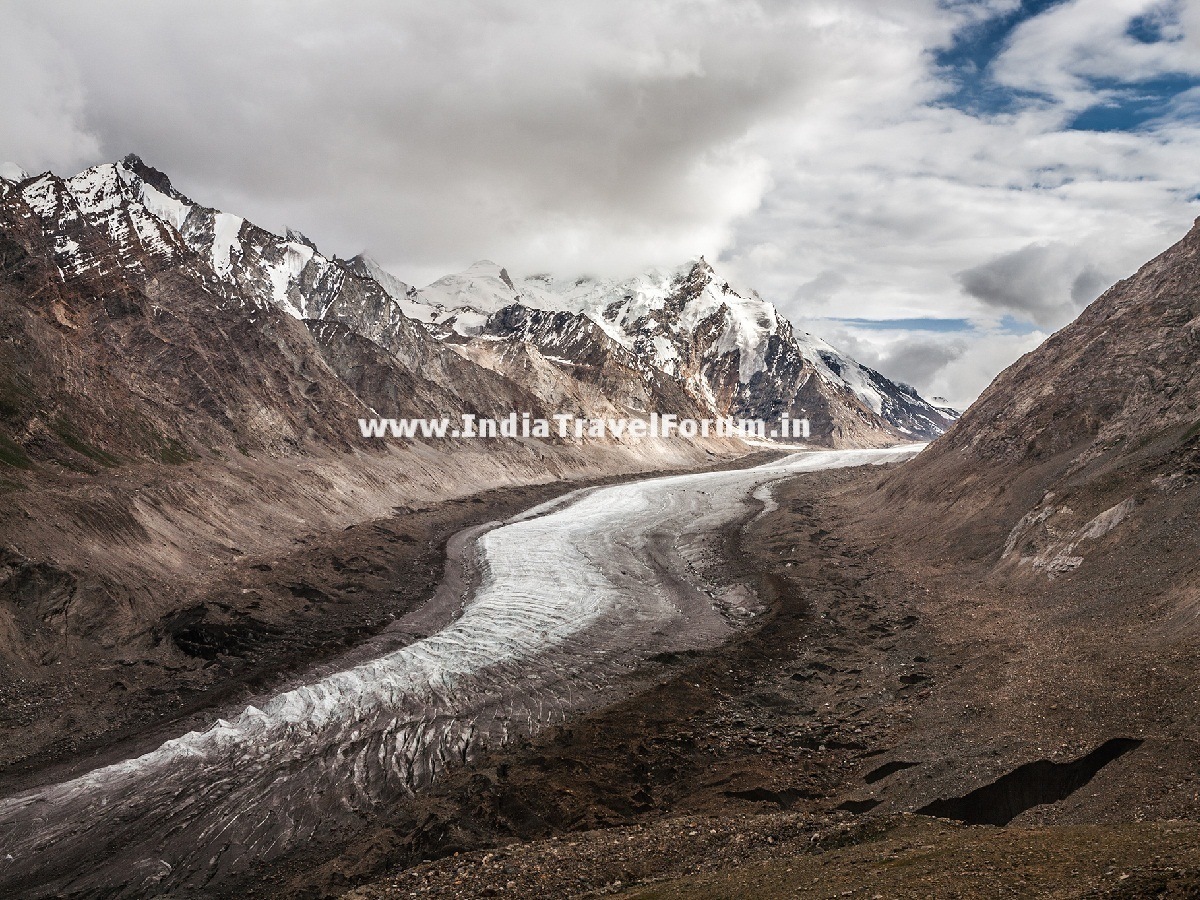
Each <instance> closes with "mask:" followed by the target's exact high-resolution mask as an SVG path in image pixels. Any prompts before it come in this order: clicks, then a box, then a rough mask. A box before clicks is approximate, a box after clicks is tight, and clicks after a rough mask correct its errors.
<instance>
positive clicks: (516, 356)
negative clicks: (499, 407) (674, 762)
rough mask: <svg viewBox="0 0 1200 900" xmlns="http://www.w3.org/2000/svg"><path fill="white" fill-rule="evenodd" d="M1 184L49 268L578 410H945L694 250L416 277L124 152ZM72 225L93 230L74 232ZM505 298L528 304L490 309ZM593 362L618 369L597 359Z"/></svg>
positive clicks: (909, 432) (905, 430)
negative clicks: (656, 264) (199, 193)
mask: <svg viewBox="0 0 1200 900" xmlns="http://www.w3.org/2000/svg"><path fill="white" fill-rule="evenodd" d="M4 185H5V186H4V191H5V193H6V194H12V195H14V196H15V197H19V200H20V201H22V202H23V203H24V204H25V205H26V206H27V207H28V209H29V210H30V211H31V212H32V213H33V214H34V215H36V217H37V218H38V219H39V220H40V221H41V223H42V227H43V231H44V233H45V234H46V235H48V236H52V237H53V240H54V245H53V255H54V258H55V262H56V265H57V266H58V267H59V270H60V272H61V273H62V274H63V277H64V278H75V277H79V276H81V275H83V274H85V273H91V274H94V275H97V276H104V275H106V274H109V275H111V274H113V273H114V272H116V271H117V270H118V269H122V268H124V269H128V271H129V273H131V274H135V275H137V276H138V277H150V276H152V275H154V274H155V273H156V272H159V271H163V270H165V269H168V268H171V269H174V270H176V271H179V272H181V273H186V275H187V277H188V278H190V279H192V280H194V281H195V282H196V283H197V284H198V285H202V286H203V287H204V289H206V290H208V291H211V292H212V293H214V294H218V295H220V296H222V297H224V298H226V299H227V300H230V301H231V302H235V303H241V304H242V305H243V306H245V307H247V308H248V309H250V310H252V311H261V310H263V309H267V308H270V307H273V308H275V309H279V310H282V311H283V312H285V313H287V314H288V315H289V316H291V317H293V318H297V319H301V320H314V321H331V320H333V321H339V322H342V323H344V324H345V325H347V326H348V327H349V328H350V329H351V330H352V331H354V332H355V333H357V334H359V335H362V336H364V337H366V338H368V339H370V340H372V341H375V342H376V343H379V344H381V345H382V346H384V347H385V349H387V350H388V351H389V352H391V353H393V354H399V355H400V356H401V357H402V358H404V357H405V355H406V353H407V355H408V356H410V357H411V356H413V355H414V354H413V353H412V348H414V347H419V346H424V345H425V344H427V343H428V340H427V338H428V336H429V335H433V336H434V337H437V338H439V339H441V340H443V341H444V342H446V343H447V345H448V346H450V347H452V348H453V349H455V350H456V351H457V352H458V353H459V354H460V355H462V356H464V357H466V358H468V359H470V360H472V361H474V362H475V363H477V364H479V365H481V366H483V367H484V368H489V369H492V370H493V371H495V372H497V373H498V374H500V375H502V376H503V377H505V378H507V379H509V380H513V381H516V382H517V383H520V382H521V379H528V380H529V383H527V384H523V385H522V387H524V388H526V389H531V390H532V391H533V393H534V394H536V395H537V396H539V397H541V398H542V400H543V401H544V402H545V403H548V404H551V405H553V404H556V403H562V402H563V401H564V400H568V401H571V402H570V403H569V404H568V406H567V407H566V408H568V409H576V410H577V411H580V412H583V413H585V414H586V413H587V412H588V404H589V403H590V404H592V405H593V406H594V407H595V412H596V414H608V413H613V412H617V413H624V414H637V413H640V412H645V411H646V410H650V409H655V410H657V411H660V412H672V413H675V414H677V415H680V416H688V417H695V416H704V417H724V416H734V417H737V418H761V419H765V420H777V419H778V418H779V417H780V416H781V415H788V416H790V417H792V418H808V419H809V420H810V421H811V422H812V425H813V442H814V443H817V444H822V445H829V446H858V445H862V446H872V445H880V444H887V443H893V442H895V441H896V440H921V439H930V438H933V437H936V436H937V435H939V434H940V433H942V431H944V429H945V428H946V427H947V426H948V425H949V423H950V422H951V421H953V419H954V417H955V416H956V413H955V412H954V411H953V410H950V409H947V408H944V407H938V406H936V405H935V404H931V403H928V402H926V401H925V400H924V399H922V398H921V397H920V396H919V395H918V394H917V392H916V391H915V390H914V389H912V388H910V387H908V386H906V385H902V384H897V383H895V382H892V381H890V380H889V379H887V378H885V377H884V376H882V375H880V374H879V373H877V372H874V371H872V370H870V369H867V368H865V367H863V366H860V365H859V364H858V363H856V362H855V361H854V360H851V359H849V358H848V357H846V356H845V355H844V354H841V353H839V352H838V351H837V350H835V349H834V348H833V347H831V346H829V345H828V344H826V343H824V342H823V341H820V340H819V339H817V338H813V337H811V336H810V335H807V334H797V333H795V332H794V330H793V329H792V327H791V325H790V323H788V322H787V320H786V319H784V318H782V317H781V316H780V315H779V314H778V312H777V311H776V310H775V308H774V307H773V306H772V305H771V304H769V303H767V302H765V301H763V300H762V299H761V298H759V297H758V295H757V294H755V293H753V292H749V291H742V292H738V291H736V290H734V289H733V288H731V287H730V285H729V284H728V282H727V281H725V280H723V279H722V278H721V277H720V276H718V275H717V273H716V272H715V270H714V269H713V268H712V267H711V266H710V265H709V264H708V263H706V262H705V261H704V260H703V259H700V260H696V261H693V262H692V263H689V264H688V265H686V266H683V267H681V268H679V269H676V270H672V271H655V272H651V273H647V274H646V275H643V276H639V277H638V278H635V279H629V280H626V281H599V280H593V279H578V280H575V281H573V282H566V283H558V282H555V281H554V279H553V278H551V277H549V276H544V275H543V276H533V277H530V278H525V279H522V280H521V281H520V282H519V283H518V282H514V281H513V280H512V279H511V278H510V277H509V275H508V273H507V272H506V271H505V270H504V269H502V268H501V267H499V266H496V265H495V264H493V263H488V262H486V261H485V262H481V263H477V264H476V265H474V266H472V267H471V268H469V269H468V270H467V271H465V272H463V273H461V274H459V275H453V276H446V277H444V278H442V279H439V280H438V281H436V282H434V283H433V284H432V285H429V286H428V287H426V288H422V289H415V288H412V287H410V286H409V285H407V284H405V283H404V282H402V281H400V280H399V279H397V278H395V277H394V276H392V275H391V274H390V273H388V272H386V271H384V270H383V269H382V268H381V267H379V266H378V265H377V264H375V263H374V262H372V261H371V260H369V259H367V258H365V257H362V256H359V257H355V258H353V259H350V260H340V259H337V258H336V257H332V258H331V257H327V256H325V255H323V254H321V253H320V252H318V251H317V249H316V248H315V246H314V245H313V243H312V242H311V241H309V240H308V239H307V238H305V237H304V236H303V235H302V234H300V233H298V232H295V231H290V230H289V231H288V232H287V234H286V235H285V236H283V237H280V236H278V235H275V234H272V233H270V232H268V231H266V230H264V229H262V228H259V227H258V226H256V225H254V224H253V223H252V222H249V221H247V220H245V219H243V218H242V217H240V216H237V215H233V214H230V213H224V212H220V211H217V210H214V209H211V208H208V207H204V206H202V205H200V204H197V203H195V202H193V201H192V200H190V199H189V198H187V197H186V196H184V195H183V194H181V193H179V192H178V191H176V190H175V189H174V187H173V186H172V185H171V183H170V180H169V179H168V178H167V176H166V175H164V174H163V173H161V172H159V171H157V170H155V169H153V168H151V167H149V166H147V165H146V164H145V163H143V162H142V161H141V160H140V159H139V158H137V157H136V156H129V157H126V158H125V159H124V160H122V161H121V162H118V163H112V164H105V165H100V166H96V167H93V168H92V169H88V170H86V171H85V172H83V173H80V174H79V175H77V176H74V177H73V178H69V179H60V178H58V177H57V176H54V175H52V174H49V173H47V174H44V175H40V176H36V177H33V178H29V177H26V178H24V179H23V180H21V181H19V182H14V181H5V182H4ZM85 226H87V227H89V228H90V229H92V230H93V235H92V236H91V237H90V238H88V239H86V240H83V241H82V242H81V237H82V235H81V233H80V230H81V229H84V228H85ZM94 232H99V233H100V234H101V235H103V238H101V239H99V240H97V239H96V237H95V234H94ZM511 306H518V307H521V308H522V309H523V310H525V312H521V313H519V314H516V315H514V314H513V313H509V312H505V310H506V309H507V308H508V307H511ZM544 313H556V314H565V315H552V316H546V315H543V314H544ZM518 319H520V321H521V325H520V327H515V328H513V329H508V330H506V327H505V323H509V324H512V323H514V322H516V321H517V320H518ZM534 320H536V322H537V324H536V327H534V325H533V322H534ZM498 343H502V344H503V345H504V346H496V345H497V344H498ZM568 347H569V348H570V349H569V351H568V350H567V349H564V348H568ZM415 355H416V356H420V355H422V354H421V353H416V354H415ZM597 360H603V361H605V363H606V364H610V365H612V366H615V368H614V369H612V370H611V371H605V372H603V373H602V374H599V373H598V370H597V369H596V362H597ZM447 387H450V389H451V390H452V391H453V387H452V386H447ZM585 401H586V402H585ZM614 401H617V402H614ZM626 401H628V402H626Z"/></svg>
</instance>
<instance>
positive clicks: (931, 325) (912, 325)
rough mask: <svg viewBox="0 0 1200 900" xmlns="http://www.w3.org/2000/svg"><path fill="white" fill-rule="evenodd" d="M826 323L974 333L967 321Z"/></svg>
mask: <svg viewBox="0 0 1200 900" xmlns="http://www.w3.org/2000/svg"><path fill="white" fill-rule="evenodd" d="M826 321H829V322H839V323H841V324H842V325H850V326H852V327H854V328H866V329H869V330H871V331H892V330H896V331H938V332H952V331H974V330H975V326H974V325H972V324H971V323H970V321H968V320H967V319H934V318H920V319H853V318H841V317H838V316H830V317H829V318H828V319H827V320H826Z"/></svg>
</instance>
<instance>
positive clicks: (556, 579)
mask: <svg viewBox="0 0 1200 900" xmlns="http://www.w3.org/2000/svg"><path fill="white" fill-rule="evenodd" d="M919 449H920V447H919V446H910V447H902V448H895V449H891V450H851V451H822V452H810V453H801V454H795V455H793V456H789V457H786V458H785V459H782V460H780V461H778V462H775V463H771V464H768V465H765V466H760V467H757V468H752V469H737V470H732V471H726V472H709V473H699V474H688V475H676V476H670V477H664V478H653V479H647V480H644V481H637V482H631V483H628V484H620V485H615V486H611V487H604V488H595V489H588V490H582V491H577V492H575V493H573V494H570V495H568V496H567V497H566V498H563V499H561V500H558V501H554V502H552V503H549V504H545V505H543V506H540V507H537V508H535V509H533V510H530V511H528V512H526V513H524V514H522V515H520V516H517V517H514V518H513V519H510V520H508V521H507V522H505V523H502V524H499V525H497V526H496V527H492V528H491V529H490V530H481V529H475V530H473V531H471V532H469V533H464V534H463V535H461V536H460V537H459V538H458V539H456V540H455V541H452V542H451V545H450V556H449V560H448V565H447V580H446V582H445V584H444V585H443V587H442V589H441V590H440V591H439V595H438V597H437V598H435V599H434V600H433V601H431V603H430V606H429V607H428V608H427V609H426V610H424V611H423V613H422V614H423V615H425V616H426V617H427V618H429V619H430V621H436V622H437V623H438V625H439V627H438V628H437V630H435V631H434V632H433V633H431V634H430V635H429V636H428V637H425V638H422V639H420V640H417V641H415V642H413V643H410V644H408V645H407V646H404V647H402V648H401V649H398V650H393V651H391V652H387V653H384V654H382V655H380V656H378V657H377V658H374V659H370V660H368V661H364V662H361V663H360V664H358V665H355V666H352V667H349V668H346V669H344V670H343V671H338V672H333V673H331V674H327V675H324V676H323V677H314V678H313V679H312V680H311V681H309V682H308V683H306V684H302V685H300V686H298V687H296V688H294V689H292V690H288V691H286V692H283V693H280V694H278V695H277V696H275V697H273V698H271V699H270V700H268V701H266V702H263V703H261V704H260V705H258V706H249V707H247V708H246V709H245V710H243V711H242V712H240V713H239V714H238V715H236V716H233V717H231V718H230V719H228V720H217V721H216V722H215V723H214V724H213V725H212V726H211V727H210V728H208V729H206V730H204V731H193V732H190V733H188V734H185V735H183V736H182V737H179V738H176V739H174V740H170V741H167V742H166V743H164V744H163V745H162V746H160V747H158V748H157V749H156V750H154V751H152V752H150V753H147V754H145V755H143V756H139V757H136V758H134V759H129V760H127V761H124V762H120V763H117V764H114V765H110V766H106V767H104V768H100V769H96V770H95V771H93V772H90V773H88V774H85V775H82V776H80V777H78V778H75V779H73V780H70V781H66V782H63V783H61V784H55V785H50V786H46V787H42V788H38V789H36V790H33V791H29V792H26V793H23V794H20V795H17V796H14V797H10V798H7V799H5V800H3V801H0V896H30V897H40V896H59V895H62V894H71V893H73V892H81V893H82V894H84V895H100V896H129V897H144V896H154V895H156V894H158V893H167V892H172V891H179V890H181V889H182V890H184V891H187V890H189V889H190V890H192V891H199V892H200V893H203V892H204V889H205V888H206V887H209V886H213V885H216V884H218V883H220V882H221V881H223V880H224V879H226V878H228V877H229V876H231V875H234V874H237V873H239V872H242V871H244V870H245V869H246V868H247V866H248V865H250V864H252V863H253V862H255V861H264V860H270V859H273V858H276V857H277V856H279V855H280V854H281V853H283V852H285V851H287V850H288V849H290V848H293V847H295V846H297V845H299V844H301V843H303V842H304V841H307V840H310V839H312V838H313V837H314V836H316V835H323V834H324V835H327V834H329V833H330V832H331V831H332V830H334V829H337V828H339V827H342V826H346V827H350V826H353V825H354V824H356V823H359V822H361V821H362V819H363V816H364V815H365V814H368V813H369V812H370V811H371V809H372V808H374V807H375V806H376V805H378V804H380V803H383V802H391V801H395V800H396V799H397V798H398V797H402V796H403V795H405V794H407V793H410V792H412V791H415V790H419V789H420V788H421V787H422V786H424V785H426V784H428V783H429V782H430V781H431V780H433V779H434V778H436V776H437V774H438V773H439V772H440V771H442V770H443V769H445V768H446V767H448V766H452V765H455V764H456V763H458V764H461V763H462V762H464V761H465V760H468V759H469V758H470V757H471V756H472V755H473V754H474V753H475V752H477V751H478V750H479V749H480V748H482V747H485V746H495V745H497V744H500V743H502V742H504V741H506V740H508V739H509V738H511V737H513V736H515V735H528V734H530V733H531V732H533V731H535V730H537V729H538V728H540V727H544V726H546V725H549V724H555V723H558V722H561V721H562V720H563V718H564V717H565V716H566V715H568V714H569V713H570V712H571V711H573V710H579V709H582V708H585V707H587V706H589V705H593V704H594V703H595V702H597V701H598V699H599V698H603V697H604V695H605V691H606V690H611V689H613V687H614V685H617V684H618V683H619V678H620V675H621V674H622V673H625V672H628V671H629V670H630V669H631V668H633V667H634V666H636V665H637V664H638V663H639V662H640V661H642V660H644V659H645V658H646V657H648V656H650V655H652V654H655V653H660V652H663V651H667V650H680V649H689V648H699V647H705V646H712V645H713V644H716V643H719V642H721V641H723V640H725V639H726V638H727V637H728V635H729V634H730V632H731V631H732V630H733V629H734V628H735V627H737V623H738V622H740V621H744V620H746V619H748V618H750V617H751V616H752V615H753V611H754V603H753V598H752V597H750V596H749V595H748V593H747V592H746V591H744V590H738V589H730V588H722V587H721V586H720V579H714V578H713V577H711V576H712V571H713V568H714V566H715V565H716V563H717V561H716V560H714V559H713V557H712V556H711V553H710V551H709V550H708V549H707V544H708V539H709V537H710V536H711V535H712V534H713V532H714V531H716V530H717V529H719V528H721V527H722V526H725V525H727V524H729V523H730V522H732V521H736V520H739V519H744V518H745V517H746V516H747V515H748V514H749V512H750V510H751V508H752V498H754V497H756V496H757V497H758V499H759V500H763V499H765V498H766V490H767V489H768V487H769V485H770V484H771V483H772V482H775V481H778V480H779V479H781V478H784V477H787V476H789V475H792V474H795V473H799V472H805V471H813V470H817V469H827V468H836V467H843V466H854V465H863V464H871V463H885V462H893V461H896V460H900V459H904V458H907V457H909V456H912V455H913V454H915V453H916V452H917V451H918V450H919Z"/></svg>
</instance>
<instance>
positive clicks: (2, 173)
mask: <svg viewBox="0 0 1200 900" xmlns="http://www.w3.org/2000/svg"><path fill="white" fill-rule="evenodd" d="M28 177H29V173H28V172H26V171H25V170H24V169H22V168H21V167H20V166H18V165H17V164H16V163H14V162H5V163H0V178H2V179H4V180H5V181H13V182H16V181H24V180H25V179H26V178H28Z"/></svg>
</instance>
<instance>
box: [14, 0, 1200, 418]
mask: <svg viewBox="0 0 1200 900" xmlns="http://www.w3.org/2000/svg"><path fill="white" fill-rule="evenodd" d="M0 21H2V22H3V28H2V29H0V85H2V87H3V90H0V160H5V159H7V160H11V161H13V162H15V163H17V164H19V165H20V166H22V167H23V168H25V169H26V170H28V171H30V172H36V171H43V170H46V169H51V170H53V171H56V172H58V173H60V174H71V173H74V172H75V171H78V170H80V169H82V168H84V167H86V166H89V165H92V164H95V163H97V162H100V161H105V160H112V159H115V158H118V157H121V156H123V155H125V154H126V153H128V152H136V153H138V154H139V155H141V156H142V157H143V158H144V159H145V160H146V161H147V162H148V163H150V164H151V165H154V166H156V167H158V168H160V169H162V170H164V171H166V172H167V173H168V174H169V175H170V176H171V177H172V180H173V181H174V182H175V184H176V186H177V187H178V188H179V189H180V190H182V191H184V192H185V193H187V194H189V195H191V196H192V197H194V198H195V199H197V200H199V201H201V202H205V203H208V204H210V205H213V206H218V207H220V208H223V209H226V210H229V211H232V212H238V213H240V214H243V215H246V216H248V217H249V218H251V219H253V220H254V221H256V222H258V223H259V224H261V225H263V226H265V227H268V228H272V229H273V230H282V229H283V228H284V227H285V226H291V227H294V228H297V229H299V230H301V231H303V232H305V233H306V234H307V235H308V236H309V237H310V238H312V239H314V240H315V241H316V242H317V243H318V245H319V246H321V248H322V249H323V250H324V251H326V252H327V253H336V254H338V255H342V256H350V255H353V254H354V253H357V252H359V251H362V250H366V251H367V252H369V253H370V254H371V255H373V256H375V257H376V258H377V259H379V260H380V261H381V262H382V263H383V264H384V265H385V266H386V267H387V268H389V269H391V270H392V271H394V272H395V273H396V274H397V275H398V276H399V277H401V278H403V279H404V280H406V281H410V282H413V283H417V284H424V283H427V282H429V281H431V280H433V279H434V278H436V277H437V276H439V275H441V274H444V273H446V272H451V271H457V270H460V269H462V268H465V267H466V266H467V265H469V264H470V263H471V262H473V261H474V260H476V259H480V258H485V257H486V258H490V259H494V260H496V261H497V262H500V263H501V264H503V265H506V266H507V267H508V268H509V269H510V270H511V271H513V272H514V273H533V272H539V271H551V272H555V273H557V274H560V275H564V276H566V275H575V274H585V273H590V274H602V275H631V274H633V273H635V272H637V271H639V270H641V269H643V268H645V267H648V266H651V265H657V266H670V265H676V264H679V263H681V262H683V261H685V260H687V259H689V258H691V257H694V256H697V255H700V254H703V255H705V256H706V257H707V258H708V259H709V260H710V261H716V262H718V263H719V264H723V266H724V268H725V269H726V270H727V271H728V272H729V273H730V275H731V277H732V280H734V281H735V283H738V284H742V285H748V286H753V287H756V288H757V289H758V290H759V291H760V292H761V293H762V294H763V295H764V296H765V297H766V298H767V299H770V300H773V301H774V302H775V303H776V304H777V305H778V306H779V307H780V308H781V309H783V310H784V311H785V312H786V313H787V314H788V315H790V316H791V317H792V318H793V319H794V320H796V321H797V322H799V323H802V324H803V325H804V326H805V327H806V328H808V330H811V331H813V332H814V333H818V334H821V335H822V336H824V337H826V338H827V339H830V340H831V341H833V343H835V344H838V345H840V346H842V347H843V348H844V349H845V350H847V351H849V352H851V353H852V354H854V355H856V356H858V358H859V359H861V360H862V361H863V362H866V363H868V364H871V365H875V366H876V367H878V368H880V369H881V370H882V371H884V372H885V373H886V374H889V375H891V376H893V377H898V378H901V379H904V380H906V381H909V382H911V383H914V384H916V385H917V386H918V387H919V388H921V389H922V390H923V391H925V392H926V393H928V394H935V395H941V396H944V397H947V398H949V399H950V400H951V401H952V402H955V403H958V404H960V405H961V404H965V403H967V402H969V401H970V400H971V399H972V398H973V397H974V396H975V394H977V393H978V391H979V390H981V389H982V388H983V387H984V386H985V385H986V384H987V382H988V381H989V380H990V379H991V378H992V377H993V376H994V375H995V374H996V372H998V371H999V370H1000V369H1001V368H1002V367H1003V366H1004V365H1006V364H1007V363H1009V362H1011V361H1012V360H1013V359H1015V358H1016V357H1017V356H1018V355H1020V354H1021V353H1023V352H1025V351H1026V350H1028V349H1031V348H1032V347H1033V346H1036V344H1037V343H1038V342H1039V341H1040V340H1041V339H1042V338H1044V337H1045V336H1046V335H1047V334H1048V333H1050V332H1051V331H1053V330H1054V329H1055V328H1058V327H1060V326H1062V325H1063V324H1065V323H1066V322H1068V321H1069V320H1070V319H1071V318H1072V317H1073V316H1074V315H1075V314H1076V313H1077V312H1078V310H1079V309H1081V308H1082V307H1083V306H1084V305H1086V304H1087V303H1088V302H1089V301H1090V300H1092V299H1093V298H1094V297H1095V296H1097V295H1098V294H1099V293H1100V292H1101V291H1102V290H1103V289H1104V287H1106V286H1107V285H1108V284H1110V283H1112V282H1113V281H1115V280H1116V279H1118V278H1121V277H1124V276H1125V275H1128V274H1130V273H1131V272H1132V271H1134V270H1135V269H1136V268H1137V267H1138V265H1140V264H1141V263H1142V262H1144V261H1145V260H1146V259H1148V258H1149V257H1151V256H1153V255H1155V254H1156V253H1158V252H1159V251H1161V250H1162V249H1164V248H1165V247H1167V246H1168V245H1169V244H1171V243H1173V242H1174V241H1175V240H1177V239H1178V238H1179V237H1180V236H1181V235H1182V234H1183V233H1184V232H1185V231H1186V230H1187V228H1188V227H1189V226H1190V224H1191V222H1192V219H1193V218H1194V217H1195V216H1196V215H1197V214H1200V199H1198V193H1200V164H1198V163H1200V152H1198V151H1200V0H1167V2H1151V0H1065V2H1047V0H1024V2H1020V0H978V2H969V0H837V2H834V0H829V2H825V0H821V2H808V0H757V2H742V0H590V2H573V0H562V2H554V3H547V2H541V0H491V2H482V0H480V2H473V0H439V2H436V3H430V2H428V0H422V2H407V0H374V2H373V0H360V2H355V3H333V2H316V0H270V2H267V0H232V2H231V0H205V2H183V0H174V2H158V3H151V2H115V0H90V2H86V3H85V2H78V3H27V2H16V0H0Z"/></svg>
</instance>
